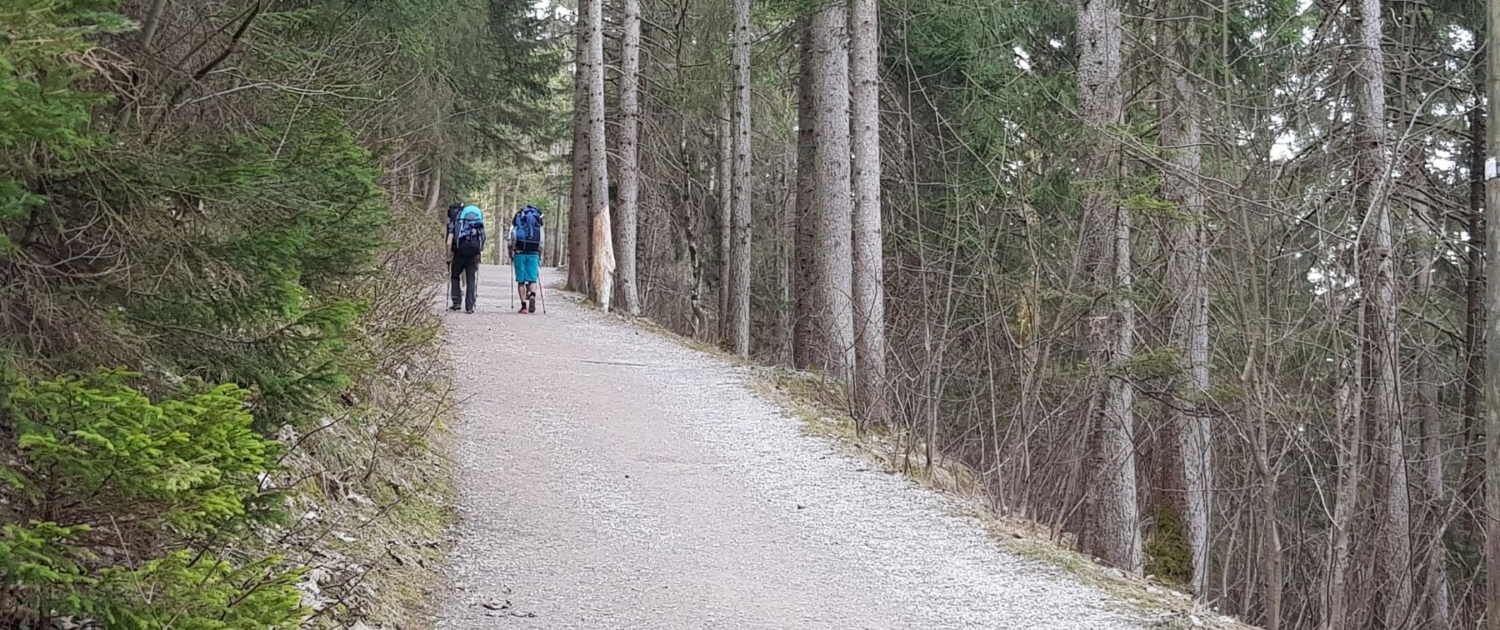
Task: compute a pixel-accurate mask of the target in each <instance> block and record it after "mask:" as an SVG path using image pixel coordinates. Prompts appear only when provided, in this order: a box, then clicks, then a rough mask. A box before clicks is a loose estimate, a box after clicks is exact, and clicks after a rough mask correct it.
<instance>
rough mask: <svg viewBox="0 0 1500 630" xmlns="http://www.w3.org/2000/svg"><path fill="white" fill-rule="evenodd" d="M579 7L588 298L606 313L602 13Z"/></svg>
mask: <svg viewBox="0 0 1500 630" xmlns="http://www.w3.org/2000/svg"><path fill="white" fill-rule="evenodd" d="M583 4H586V5H588V50H587V55H588V116H589V140H588V147H589V220H590V221H592V222H593V234H592V237H591V239H590V240H591V241H592V244H593V252H592V253H591V255H590V256H589V261H590V263H591V267H592V268H591V270H590V271H591V273H590V277H589V289H590V291H589V298H590V299H592V300H593V301H594V303H595V304H598V305H599V308H601V309H603V310H605V311H608V310H609V307H610V299H611V297H612V293H613V291H614V272H615V253H614V241H613V239H612V238H611V232H612V230H610V216H609V159H608V153H607V152H606V149H607V147H606V140H605V133H604V10H603V1H602V0H585V2H584V3H583ZM581 15H582V11H580V16H581Z"/></svg>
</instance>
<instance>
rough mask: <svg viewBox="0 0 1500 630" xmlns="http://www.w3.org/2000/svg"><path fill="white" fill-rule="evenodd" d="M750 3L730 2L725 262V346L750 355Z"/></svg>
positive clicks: (753, 189) (741, 354)
mask: <svg viewBox="0 0 1500 630" xmlns="http://www.w3.org/2000/svg"><path fill="white" fill-rule="evenodd" d="M750 168H751V164H750V0H735V2H734V201H733V205H734V211H733V212H732V213H731V214H732V217H731V218H732V223H733V226H734V227H733V230H731V231H730V235H731V237H732V241H733V242H732V243H731V245H730V250H731V253H732V255H731V256H730V259H729V347H730V349H731V350H733V351H734V353H735V354H737V355H739V356H742V357H748V356H750V262H751V261H750V201H751V197H752V196H754V194H755V188H754V186H753V184H752V182H753V181H754V180H753V179H752V177H751V175H752V173H751V172H750Z"/></svg>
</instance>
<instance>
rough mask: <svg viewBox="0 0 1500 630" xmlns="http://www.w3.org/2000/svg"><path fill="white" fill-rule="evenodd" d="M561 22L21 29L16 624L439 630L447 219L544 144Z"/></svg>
mask: <svg viewBox="0 0 1500 630" xmlns="http://www.w3.org/2000/svg"><path fill="white" fill-rule="evenodd" d="M549 19H550V18H548V17H547V16H544V15H536V14H534V13H533V11H532V7H531V5H530V3H524V2H492V1H480V0H414V1H410V2H392V3H361V2H339V1H327V2H321V1H307V2H266V1H262V0H223V1H210V2H194V3H171V2H165V1H163V0H141V1H133V0H127V1H116V0H16V1H13V2H7V3H5V4H4V5H3V6H0V523H3V524H4V525H3V528H0V627H4V628H29V629H36V630H40V629H43V628H48V629H50V628H78V627H107V628H111V629H122V630H157V629H160V628H183V629H194V630H196V629H205V630H206V629H213V628H245V629H248V628H296V627H312V628H319V627H322V628H334V627H354V628H361V627H364V628H373V627H390V628H417V627H425V626H427V625H429V624H430V619H429V618H427V617H426V614H427V613H426V609H425V602H426V598H427V596H428V594H429V592H430V591H431V590H432V588H433V587H434V586H435V585H436V584H437V579H438V574H437V565H438V563H439V562H440V561H441V558H442V557H443V555H444V553H445V550H446V546H447V538H446V536H447V532H446V527H447V525H448V524H449V523H450V522H451V512H450V506H449V505H448V500H449V498H450V497H451V496H452V489H451V487H450V485H449V484H450V475H449V474H448V470H447V469H446V467H447V464H446V462H445V460H444V458H443V452H444V451H443V440H444V426H445V421H446V420H447V418H448V417H449V416H450V414H451V413H452V405H453V402H454V401H453V400H452V392H451V389H450V386H449V383H450V375H449V374H448V372H447V370H448V367H447V364H446V360H445V357H444V355H443V353H442V342H443V339H442V328H441V323H440V321H439V319H438V318H437V317H436V315H435V314H434V313H433V309H432V308H431V307H432V304H433V298H434V295H433V294H432V291H433V284H434V282H433V279H434V278H438V277H441V276H442V273H443V263H442V251H441V240H440V239H439V238H437V237H435V236H434V235H441V233H442V231H441V230H442V228H441V226H442V225H443V223H442V215H441V210H440V209H439V208H438V206H439V205H440V202H441V201H442V200H443V199H444V198H453V199H456V198H458V197H459V195H458V194H457V193H456V192H455V191H463V190H468V189H472V188H473V187H474V186H475V181H476V180H477V176H476V175H475V173H474V171H473V170H472V169H470V168H469V167H467V166H466V164H469V163H471V162H474V161H477V160H480V159H483V158H485V157H487V156H493V155H496V154H502V153H506V152H516V151H524V150H525V145H524V143H525V140H526V138H530V137H536V134H537V130H538V129H545V128H546V125H547V123H548V113H547V112H546V111H545V109H544V108H542V107H539V106H536V103H540V102H542V101H544V100H545V99H546V98H547V97H548V96H549V94H550V87H549V82H550V81H551V80H552V79H553V78H554V77H555V76H556V74H557V70H558V60H557V58H556V55H554V54H553V51H552V47H551V44H550V43H549V41H550V40H549V37H548V28H549V26H548V24H549ZM497 77H499V78H497ZM491 103H499V104H503V105H490V104H491ZM516 126H525V127H526V128H527V133H526V134H520V133H516V132H514V128H515V127H516Z"/></svg>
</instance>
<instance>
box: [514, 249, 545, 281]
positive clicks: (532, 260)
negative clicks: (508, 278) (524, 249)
mask: <svg viewBox="0 0 1500 630" xmlns="http://www.w3.org/2000/svg"><path fill="white" fill-rule="evenodd" d="M511 260H512V262H511V264H512V265H514V266H515V268H516V284H525V283H527V282H536V281H537V278H538V277H539V276H541V274H542V255H541V254H516V257H515V258H513V259H511Z"/></svg>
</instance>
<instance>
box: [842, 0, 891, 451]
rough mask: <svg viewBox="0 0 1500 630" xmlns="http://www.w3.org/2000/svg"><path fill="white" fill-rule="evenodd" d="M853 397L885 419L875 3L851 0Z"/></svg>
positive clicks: (877, 419) (869, 418) (867, 420)
mask: <svg viewBox="0 0 1500 630" xmlns="http://www.w3.org/2000/svg"><path fill="white" fill-rule="evenodd" d="M851 10H852V13H851V14H850V16H849V27H850V31H851V35H852V36H851V38H850V49H851V52H852V54H851V55H850V62H849V63H850V73H851V78H852V81H853V84H854V85H853V88H854V92H853V107H852V114H851V116H852V119H853V125H852V127H853V139H852V143H853V148H854V165H853V168H854V220H853V223H854V261H853V264H854V331H855V337H854V358H855V362H854V365H855V376H854V401H855V407H854V408H855V419H856V420H857V421H858V422H859V423H860V424H862V425H863V426H870V425H883V424H887V423H888V422H889V421H890V407H889V404H888V403H887V401H886V385H885V349H886V348H885V271H884V264H883V263H884V241H883V240H882V233H881V217H880V21H879V19H880V9H879V6H878V2H877V1H876V0H852V2H851Z"/></svg>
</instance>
